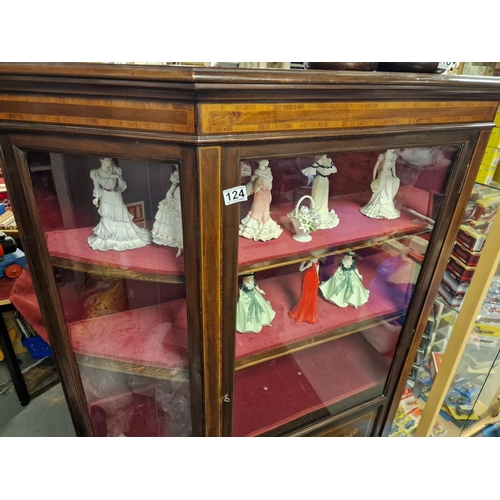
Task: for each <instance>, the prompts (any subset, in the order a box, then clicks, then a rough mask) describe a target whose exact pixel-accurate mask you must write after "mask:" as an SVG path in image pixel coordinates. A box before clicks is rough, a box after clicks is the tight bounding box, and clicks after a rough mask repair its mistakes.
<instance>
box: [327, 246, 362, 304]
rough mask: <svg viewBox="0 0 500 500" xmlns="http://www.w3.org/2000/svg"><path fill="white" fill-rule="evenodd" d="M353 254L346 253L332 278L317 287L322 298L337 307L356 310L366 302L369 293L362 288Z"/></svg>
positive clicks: (360, 277)
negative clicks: (350, 307) (351, 307)
mask: <svg viewBox="0 0 500 500" xmlns="http://www.w3.org/2000/svg"><path fill="white" fill-rule="evenodd" d="M354 255H355V254H354V252H347V253H346V254H345V255H344V256H343V257H342V259H341V261H340V264H339V268H338V269H337V270H336V271H335V273H334V274H333V276H332V277H331V278H330V279H329V280H327V281H324V282H323V283H321V285H320V286H319V288H320V290H321V292H322V293H323V297H325V299H326V300H328V301H329V302H333V303H334V304H336V305H337V306H339V307H347V306H353V307H354V308H356V309H357V308H358V307H359V306H362V305H363V304H366V302H368V297H369V296H370V291H369V290H367V289H366V288H365V287H364V286H363V283H362V281H363V276H361V274H359V271H358V268H357V266H356V263H355V262H354Z"/></svg>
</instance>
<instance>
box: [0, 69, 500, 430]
mask: <svg viewBox="0 0 500 500" xmlns="http://www.w3.org/2000/svg"><path fill="white" fill-rule="evenodd" d="M499 96H500V84H499V83H498V82H497V81H496V79H494V78H492V79H487V78H474V77H445V76H436V75H431V76H422V75H419V76H418V77H416V76H413V75H409V74H408V75H404V74H397V75H391V74H387V73H385V74H377V73H349V72H345V73H342V72H339V73H337V72H322V71H309V70H307V71H293V70H289V71H275V70H265V71H264V70H261V71H259V70H245V69H234V70H229V69H228V70H220V69H215V68H186V67H172V68H170V67H166V66H162V67H153V66H146V67H139V66H122V65H103V64H43V65H38V64H1V65H0V131H1V135H0V140H1V143H0V145H1V153H2V156H1V161H2V171H3V172H4V173H5V177H6V181H7V184H8V188H9V192H11V193H12V199H13V205H14V207H16V209H17V213H16V220H17V221H18V224H19V226H20V227H21V229H22V235H23V243H24V248H25V250H26V253H27V255H28V260H29V274H28V273H26V276H31V278H32V281H33V284H34V287H35V290H36V293H37V297H38V301H39V304H40V308H41V311H42V314H43V319H44V322H45V326H46V329H47V333H48V340H49V341H50V343H51V345H52V349H53V352H54V355H55V357H56V360H57V364H58V368H59V370H60V374H61V379H62V382H63V387H64V390H65V394H66V397H67V400H68V404H69V407H70V411H71V414H72V417H73V421H74V424H75V428H76V431H77V433H78V434H79V435H97V436H121V435H124V436H143V435H147V436H231V435H232V436H347V435H349V436H356V435H358V436H379V435H387V434H388V432H389V428H390V425H391V423H392V420H393V417H394V414H395V412H396V409H397V406H398V402H399V399H400V397H401V393H402V392H403V389H404V386H405V382H406V379H407V377H408V374H409V372H410V370H411V367H412V363H413V360H414V358H415V355H416V352H417V349H418V346H419V342H420V340H421V337H422V335H423V333H424V330H425V326H426V322H427V318H428V316H429V313H430V311H431V308H432V304H433V301H434V297H435V296H436V293H437V290H438V287H439V283H440V281H441V277H442V274H443V272H444V269H445V265H446V262H447V259H448V256H449V254H450V251H451V248H452V245H453V242H454V239H455V236H456V233H457V230H458V227H459V224H460V218H461V214H462V212H463V210H464V208H465V206H466V204H467V200H468V198H469V193H470V191H471V189H472V186H473V182H474V178H475V175H476V172H477V169H478V167H479V164H480V161H481V157H482V154H483V151H484V148H485V145H486V142H487V140H488V137H489V134H490V130H491V128H492V127H493V119H494V116H495V112H496V109H497V104H498V99H499ZM23 279H25V278H23Z"/></svg>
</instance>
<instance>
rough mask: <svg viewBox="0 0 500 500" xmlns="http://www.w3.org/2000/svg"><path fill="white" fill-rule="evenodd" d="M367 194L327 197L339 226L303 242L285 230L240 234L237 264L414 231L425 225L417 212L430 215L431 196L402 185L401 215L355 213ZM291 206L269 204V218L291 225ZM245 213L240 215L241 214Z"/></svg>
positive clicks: (366, 199)
mask: <svg viewBox="0 0 500 500" xmlns="http://www.w3.org/2000/svg"><path fill="white" fill-rule="evenodd" d="M371 195H372V193H371V191H370V192H369V193H367V192H364V193H354V194H350V195H345V196H340V197H332V198H330V202H329V208H330V209H334V210H335V212H336V213H337V215H338V216H339V219H340V223H339V225H338V226H337V227H334V228H333V229H321V230H318V231H315V232H313V233H312V240H311V241H309V242H307V243H299V242H297V241H295V240H294V239H293V238H292V233H291V232H290V231H289V230H287V229H285V230H284V231H283V233H282V234H281V236H280V237H279V238H277V239H275V240H271V241H266V242H264V241H253V240H249V239H247V238H243V237H240V238H239V254H238V265H239V266H240V267H242V266H248V265H250V264H256V263H259V262H266V261H269V260H273V259H277V258H283V257H288V256H292V255H295V254H299V253H306V252H312V251H314V250H319V249H322V248H330V247H336V246H343V245H349V244H354V243H358V242H363V241H366V240H372V239H376V238H380V237H383V236H397V235H401V234H405V233H411V232H416V231H418V230H419V229H423V228H425V227H426V226H427V225H428V224H429V221H427V220H426V219H424V218H423V217H419V216H418V214H421V215H423V216H424V217H430V215H431V214H432V196H431V194H430V193H428V192H427V191H424V190H422V189H418V188H414V187H412V186H402V187H401V188H400V189H399V191H398V195H397V202H396V206H397V208H398V209H399V210H401V217H399V218H397V219H393V220H378V219H370V218H369V217H366V216H364V215H363V214H361V213H360V212H359V209H360V208H361V207H362V206H363V205H365V204H366V203H367V202H368V201H369V200H370V196H371ZM293 209H294V205H293V204H292V203H281V204H278V205H271V217H272V218H273V219H274V220H275V221H276V222H277V223H278V224H280V225H281V226H283V227H287V226H291V224H289V218H288V217H287V214H288V213H290V212H291V211H292V210H293ZM405 209H406V210H405ZM408 209H409V210H412V211H411V212H410V211H408ZM245 215H246V214H241V216H242V217H244V216H245Z"/></svg>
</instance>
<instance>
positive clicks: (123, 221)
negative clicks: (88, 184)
mask: <svg viewBox="0 0 500 500" xmlns="http://www.w3.org/2000/svg"><path fill="white" fill-rule="evenodd" d="M90 178H91V179H92V181H93V182H94V192H93V196H94V200H93V202H94V205H95V206H96V207H97V208H98V213H99V215H100V216H101V220H100V222H99V224H97V226H96V227H95V228H94V229H93V232H94V234H93V235H92V236H89V238H88V244H89V246H90V247H91V248H92V249H93V250H101V251H107V250H119V251H121V250H132V249H135V248H141V247H144V246H146V245H149V244H150V243H151V239H152V237H151V233H150V232H149V231H148V230H147V229H143V228H140V227H139V226H137V225H136V224H135V223H134V222H133V221H132V220H133V218H134V217H133V215H132V214H130V213H129V212H128V210H127V207H126V206H125V203H123V197H122V193H123V191H125V189H127V183H126V182H125V181H124V180H123V178H122V170H121V168H119V167H117V166H116V165H115V163H114V162H113V160H112V159H111V158H101V166H100V168H97V169H95V170H91V171H90Z"/></svg>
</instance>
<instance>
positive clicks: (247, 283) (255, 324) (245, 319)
mask: <svg viewBox="0 0 500 500" xmlns="http://www.w3.org/2000/svg"><path fill="white" fill-rule="evenodd" d="M264 295H265V292H264V291H263V290H261V289H260V288H259V286H258V285H257V281H255V277H254V275H253V274H252V275H248V276H244V277H243V280H242V282H241V285H240V296H239V299H238V304H237V306H236V330H237V331H238V332H239V333H259V332H260V331H261V330H262V327H263V326H271V323H272V321H273V319H274V317H275V316H276V313H275V312H274V311H273V308H272V307H271V304H270V303H269V301H267V300H266V299H264V297H263V296H264Z"/></svg>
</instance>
